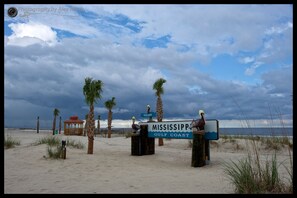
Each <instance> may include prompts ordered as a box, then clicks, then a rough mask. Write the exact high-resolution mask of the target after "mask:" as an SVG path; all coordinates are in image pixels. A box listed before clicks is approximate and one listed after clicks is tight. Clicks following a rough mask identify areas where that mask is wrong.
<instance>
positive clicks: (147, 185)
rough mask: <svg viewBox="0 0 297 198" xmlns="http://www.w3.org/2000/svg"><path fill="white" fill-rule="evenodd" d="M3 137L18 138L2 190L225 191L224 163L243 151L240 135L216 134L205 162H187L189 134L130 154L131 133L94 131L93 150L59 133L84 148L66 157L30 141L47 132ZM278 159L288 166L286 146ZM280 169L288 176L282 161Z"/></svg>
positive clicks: (8, 155)
mask: <svg viewBox="0 0 297 198" xmlns="http://www.w3.org/2000/svg"><path fill="white" fill-rule="evenodd" d="M7 136H11V137H13V138H14V139H17V140H20V145H17V146H15V147H14V148H10V149H5V150H4V193H5V194H13V193H16V194H18V193H25V194H47V193H51V194H52V193H53V194H60V193H76V194H77V193H80V194H96V193H97V194H135V193H145V194H159V193H164V194H165V193H166V194H202V193H203V194H204V193H206V194H230V193H234V186H233V185H232V184H231V183H230V179H228V177H227V176H226V174H225V173H224V167H223V164H224V163H225V162H229V161H230V160H233V161H237V160H239V159H241V158H243V157H246V156H247V151H246V148H245V145H246V141H245V140H237V141H236V143H234V142H233V143H232V142H224V140H223V139H221V138H220V139H219V140H213V141H212V143H211V147H210V161H209V164H208V165H205V166H203V167H191V156H192V149H191V148H190V146H189V140H188V139H164V146H158V139H155V141H156V142H155V154H153V155H143V156H132V155H131V138H130V137H128V138H126V137H125V136H124V135H115V134H112V137H111V138H104V137H102V136H98V135H97V136H96V137H95V140H94V153H93V154H87V146H88V143H87V142H88V140H87V137H85V136H65V135H63V134H59V135H56V136H58V137H60V138H61V139H67V138H68V139H71V140H75V141H80V142H82V143H83V144H84V145H85V148H84V149H77V148H71V147H67V157H66V159H58V160H57V159H49V158H47V157H46V155H47V145H45V144H41V145H37V146H36V145H32V143H34V142H36V141H37V140H38V139H40V138H42V137H45V136H52V132H51V131H42V132H40V133H38V134H37V133H36V131H35V130H18V129H5V137H7ZM273 152H274V151H272V150H267V149H265V148H261V149H260V154H261V158H263V160H265V159H267V158H268V159H270V158H271V156H272V154H273ZM277 161H278V162H281V163H283V164H284V165H286V166H287V167H290V162H289V153H288V151H287V149H286V148H283V149H281V150H279V151H277ZM280 174H282V175H283V177H289V176H288V173H287V171H286V170H285V168H284V166H282V165H280Z"/></svg>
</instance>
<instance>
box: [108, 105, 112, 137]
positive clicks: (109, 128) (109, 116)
mask: <svg viewBox="0 0 297 198" xmlns="http://www.w3.org/2000/svg"><path fill="white" fill-rule="evenodd" d="M111 121H112V111H111V110H109V111H108V138H111Z"/></svg>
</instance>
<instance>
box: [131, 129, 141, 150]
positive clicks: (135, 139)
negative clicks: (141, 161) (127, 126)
mask: <svg viewBox="0 0 297 198" xmlns="http://www.w3.org/2000/svg"><path fill="white" fill-rule="evenodd" d="M131 155H142V153H141V141H140V134H136V133H133V134H132V136H131Z"/></svg>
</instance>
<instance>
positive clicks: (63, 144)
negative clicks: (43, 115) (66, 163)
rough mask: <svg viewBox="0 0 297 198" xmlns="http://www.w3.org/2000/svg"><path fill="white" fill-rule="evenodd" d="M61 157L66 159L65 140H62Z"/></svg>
mask: <svg viewBox="0 0 297 198" xmlns="http://www.w3.org/2000/svg"><path fill="white" fill-rule="evenodd" d="M62 159H66V140H62Z"/></svg>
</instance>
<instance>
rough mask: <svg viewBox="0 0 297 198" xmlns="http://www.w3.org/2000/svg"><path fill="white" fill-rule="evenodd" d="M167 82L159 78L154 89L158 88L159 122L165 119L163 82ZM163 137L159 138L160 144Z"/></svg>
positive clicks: (160, 144)
mask: <svg viewBox="0 0 297 198" xmlns="http://www.w3.org/2000/svg"><path fill="white" fill-rule="evenodd" d="M165 82H166V80H165V79H163V78H159V79H157V80H156V82H155V83H154V85H153V90H156V96H157V108H156V109H157V120H158V122H162V119H163V104H162V98H161V95H162V94H163V93H164V88H163V84H164V83H165ZM163 145H164V143H163V138H159V146H163Z"/></svg>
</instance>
